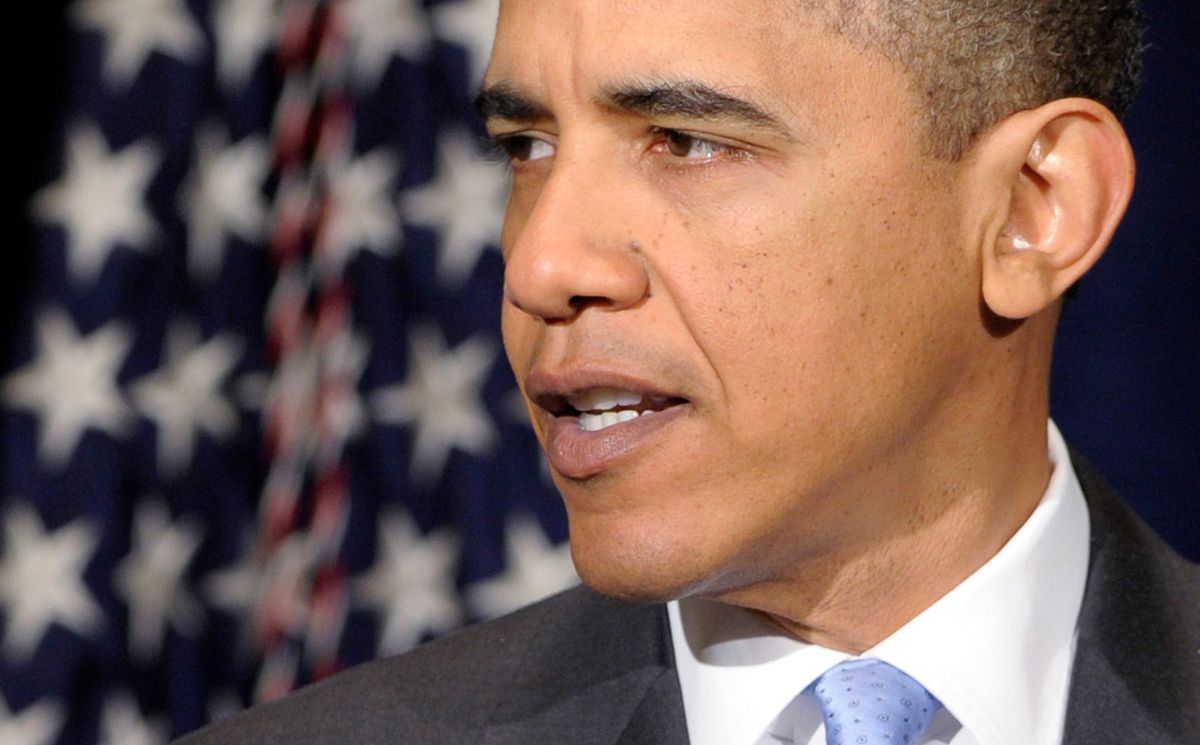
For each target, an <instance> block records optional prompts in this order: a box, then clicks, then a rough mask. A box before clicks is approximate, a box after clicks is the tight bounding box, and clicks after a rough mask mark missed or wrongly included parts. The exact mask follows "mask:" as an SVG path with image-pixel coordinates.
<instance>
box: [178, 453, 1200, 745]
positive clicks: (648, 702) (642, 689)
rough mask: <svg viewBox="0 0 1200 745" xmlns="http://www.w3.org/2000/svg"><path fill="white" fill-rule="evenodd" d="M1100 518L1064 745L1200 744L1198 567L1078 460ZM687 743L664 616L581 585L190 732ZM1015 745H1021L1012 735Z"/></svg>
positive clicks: (493, 744) (213, 739)
mask: <svg viewBox="0 0 1200 745" xmlns="http://www.w3.org/2000/svg"><path fill="white" fill-rule="evenodd" d="M1076 470H1077V471H1078V472H1079V476H1080V481H1081V482H1082V484H1083V488H1084V492H1085V494H1086V495H1087V498H1088V504H1089V512H1090V515H1091V523H1092V542H1091V560H1090V566H1089V570H1088V580H1087V588H1086V591H1085V594H1084V600H1083V608H1082V611H1081V616H1080V619H1079V644H1078V651H1077V654H1076V659H1075V664H1074V670H1073V673H1072V680H1071V689H1070V697H1069V702H1068V707H1067V708H1068V710H1067V722H1066V737H1065V743H1066V745H1106V744H1109V743H1111V744H1112V745H1118V744H1119V745H1141V744H1143V743H1144V744H1145V745H1185V743H1186V744H1187V745H1197V744H1198V743H1200V567H1197V566H1196V565H1194V564H1189V563H1187V562H1186V561H1184V560H1183V559H1182V558H1180V557H1179V556H1178V555H1176V554H1175V553H1174V552H1173V551H1172V550H1171V549H1170V548H1169V547H1168V546H1166V545H1165V544H1164V543H1163V542H1162V541H1161V540H1160V539H1159V538H1158V537H1157V536H1156V535H1154V534H1153V532H1151V531H1150V529H1149V528H1147V527H1146V526H1145V525H1144V524H1143V523H1142V522H1141V521H1139V520H1138V519H1137V518H1136V517H1134V516H1133V515H1132V513H1130V512H1129V510H1128V509H1127V508H1126V507H1125V506H1124V505H1122V504H1121V503H1120V502H1118V501H1117V500H1116V498H1115V497H1114V496H1112V494H1111V492H1110V491H1109V489H1108V487H1107V486H1106V485H1104V484H1103V482H1102V481H1101V480H1100V479H1099V477H1097V476H1096V475H1095V474H1094V472H1092V471H1091V470H1090V468H1088V467H1087V466H1086V465H1085V464H1083V463H1076ZM343 742H346V743H356V744H361V745H382V744H383V743H389V744H397V743H405V744H420V743H429V744H430V745H434V744H436V745H457V744H458V743H462V744H463V745H466V744H467V743H470V744H471V745H537V744H539V743H544V744H546V745H549V744H550V743H553V744H554V745H563V744H565V743H570V744H571V745H686V743H687V742H688V739H687V729H686V726H685V724H684V716H683V703H682V700H681V697H680V692H679V681H678V678H677V676H676V674H675V669H674V662H673V655H672V648H671V637H670V631H669V626H668V622H667V614H666V613H665V611H664V607H663V606H661V605H630V604H625V603H619V602H616V601H613V600H608V599H605V598H603V597H601V596H599V595H596V594H595V593H593V592H591V591H589V590H587V589H583V588H579V589H575V590H571V591H568V592H566V593H563V594H561V595H558V596H556V597H553V598H551V599H549V600H546V601H544V602H541V603H539V604H537V605H533V606H531V607H529V608H526V609H524V610H521V611H518V612H517V613H515V614H513V615H510V616H508V617H506V618H502V619H499V620H497V621H493V622H490V623H486V624H481V625H479V626H475V627H472V628H470V629H467V630H465V631H463V632H460V633H458V634H456V635H453V636H451V637H448V638H446V639H443V640H441V641H438V642H434V643H432V644H429V645H426V646H424V647H422V648H420V649H417V650H416V651H414V652H411V653H409V654H407V655H402V656H400V657H395V658H392V659H387V660H381V661H378V662H374V663H370V664H367V665H363V666H361V667H358V668H355V669H353V670H350V671H348V672H346V673H344V674H342V675H339V676H337V677H335V678H333V679H330V680H328V681H325V682H322V683H320V684H317V685H314V686H311V687H309V688H307V689H304V690H302V691H300V692H299V693H297V694H294V695H293V696H290V697H288V698H286V699H283V700H281V701H278V702H275V703H273V704H269V705H266V706H262V707H258V708H256V709H252V710H250V711H249V712H247V713H244V714H242V715H240V716H238V717H235V718H233V719H230V720H226V721H225V722H222V723H219V724H217V725H215V726H213V727H210V728H208V729H206V730H203V731H202V732H200V733H199V734H198V735H196V736H193V737H192V738H189V739H187V741H186V745H209V744H215V743H222V744H227V743H256V744H258V743H289V744H291V743H296V744H308V743H343ZM1013 745H1023V744H1022V743H1013Z"/></svg>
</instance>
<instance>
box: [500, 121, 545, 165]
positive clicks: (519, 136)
mask: <svg viewBox="0 0 1200 745" xmlns="http://www.w3.org/2000/svg"><path fill="white" fill-rule="evenodd" d="M487 140H488V151H489V152H488V156H489V158H491V159H493V160H495V161H498V162H500V163H508V164H510V165H515V164H517V163H527V162H536V161H538V160H542V159H543V158H545V157H548V156H542V157H539V158H531V159H528V160H519V159H517V158H516V157H515V156H514V155H513V151H512V149H511V147H510V146H511V145H513V144H515V143H518V142H528V143H544V144H546V145H548V146H549V147H551V148H556V147H557V143H556V142H555V138H554V137H553V136H551V135H549V134H547V133H545V132H539V131H537V130H528V129H521V130H514V131H512V132H490V133H489V134H488V138H487Z"/></svg>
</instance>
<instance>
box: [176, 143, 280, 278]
mask: <svg viewBox="0 0 1200 745" xmlns="http://www.w3.org/2000/svg"><path fill="white" fill-rule="evenodd" d="M270 160H271V156H270V154H269V153H268V152H267V145H266V143H265V142H264V141H263V139H262V138H261V137H247V138H245V139H244V140H242V141H241V142H239V143H238V144H236V145H230V144H229V141H228V138H227V137H226V136H225V135H224V134H223V133H221V132H220V131H218V130H217V128H216V127H215V126H213V125H209V126H207V127H205V128H203V129H201V130H200V132H199V133H198V134H197V135H196V158H195V165H194V166H193V167H192V172H191V173H190V174H189V175H188V180H187V181H186V182H185V183H184V185H183V188H182V191H181V197H180V200H179V201H180V210H181V211H182V212H183V213H184V214H185V215H186V216H187V229H188V269H189V270H191V273H192V277H193V278H194V279H196V280H209V279H212V278H213V277H214V276H215V275H216V273H217V272H218V270H220V268H221V258H222V256H223V255H224V252H225V240H226V236H228V235H235V236H237V237H238V238H241V239H242V240H244V241H246V242H247V243H253V242H255V241H259V240H261V239H262V237H263V233H264V229H265V227H266V222H267V208H266V202H265V200H264V199H263V196H262V194H261V193H260V191H259V189H260V187H261V186H262V184H263V181H264V180H265V179H266V178H267V171H268V169H269V168H270Z"/></svg>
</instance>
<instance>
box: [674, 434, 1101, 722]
mask: <svg viewBox="0 0 1200 745" xmlns="http://www.w3.org/2000/svg"><path fill="white" fill-rule="evenodd" d="M1048 431H1049V451H1050V461H1051V464H1052V466H1053V472H1052V474H1051V477H1050V483H1049V485H1048V486H1047V488H1046V492H1045V494H1044V495H1043V496H1042V500H1041V502H1040V503H1039V504H1038V506H1037V508H1036V509H1034V511H1033V514H1032V515H1030V516H1029V519H1028V520H1026V521H1025V524H1024V525H1022V526H1021V528H1020V529H1018V530H1017V532H1016V534H1014V535H1013V537H1012V538H1011V539H1009V541H1008V543H1006V544H1005V545H1004V547H1003V548H1001V549H1000V551H999V552H998V553H997V554H996V555H995V556H993V557H992V558H991V559H990V560H988V562H987V563H986V564H984V565H983V566H982V567H980V568H979V569H978V570H977V571H976V572H975V573H974V574H972V575H971V576H969V577H967V579H965V580H964V581H963V582H962V583H961V584H959V585H958V586H957V587H955V588H954V589H953V590H951V591H950V592H948V593H947V594H946V595H944V596H942V598H941V599H939V600H938V601H937V602H935V603H934V604H933V605H931V606H929V607H928V608H926V609H925V610H924V611H922V612H921V614H920V615H918V616H917V617H916V618H914V619H912V620H911V621H909V622H908V623H907V624H905V625H904V626H903V627H901V628H900V629H898V630H897V631H896V632H895V633H893V634H892V635H891V636H889V637H887V638H886V639H884V640H883V641H881V642H880V643H879V644H877V645H876V646H875V647H873V648H871V649H869V650H867V651H866V652H863V654H862V656H863V657H872V658H878V659H882V660H885V661H887V662H889V663H891V664H892V665H895V666H896V667H898V668H900V669H901V670H903V671H905V672H906V673H908V674H909V675H911V676H912V677H914V678H916V679H917V680H918V681H919V682H920V683H921V684H922V685H924V686H925V687H926V688H927V689H928V690H929V692H930V693H932V694H933V695H934V696H935V697H937V698H938V699H939V700H940V701H941V702H942V704H943V707H944V708H943V709H942V710H941V711H940V712H939V713H938V715H937V716H936V717H935V718H934V720H933V722H932V724H931V725H930V726H929V729H928V730H927V731H926V733H925V735H924V737H923V739H922V740H921V742H922V743H934V744H941V745H1059V743H1060V742H1061V741H1062V731H1063V721H1064V718H1065V715H1066V703H1067V686H1068V682H1069V679H1070V673H1071V660H1072V658H1073V656H1074V650H1075V624H1076V620H1077V618H1078V616H1079V608H1080V604H1081V603H1082V600H1083V587H1084V581H1085V579H1086V575H1087V563H1088V539H1089V526H1088V515H1087V505H1086V503H1085V502H1084V499H1083V491H1082V490H1081V489H1080V486H1079V481H1078V479H1077V478H1076V476H1075V472H1074V470H1073V469H1072V468H1071V463H1070V459H1069V457H1068V454H1067V447H1066V444H1065V443H1064V442H1063V439H1062V435H1061V434H1059V432H1058V429H1057V428H1056V427H1055V426H1054V423H1053V422H1051V423H1049V425H1048ZM668 612H669V614H670V621H671V636H672V642H673V644H674V648H675V662H676V666H677V669H678V673H679V682H680V686H681V688H682V692H683V704H684V710H685V712H686V716H687V727H688V735H689V737H690V738H691V742H692V745H774V744H775V743H787V742H796V743H797V745H824V743H825V728H824V725H823V723H822V721H821V714H820V710H819V709H818V707H817V704H816V701H815V700H814V699H813V697H812V696H808V695H799V694H801V692H802V691H804V689H805V688H807V687H808V686H809V684H810V683H812V682H813V681H814V680H815V679H816V678H817V677H818V676H820V675H821V673H823V672H825V671H826V670H827V669H829V668H830V667H831V666H833V665H835V664H837V663H838V662H841V661H842V660H845V659H848V658H850V657H852V655H850V654H847V653H846V652H840V651H837V650H833V649H827V648H824V647H820V646H817V645H815V644H806V643H804V642H800V641H797V640H795V639H792V638H790V637H786V636H783V635H781V634H780V633H779V632H778V630H776V629H775V628H774V627H772V626H770V625H769V624H767V623H766V622H765V621H764V620H762V618H760V617H759V616H757V615H756V614H754V613H752V612H750V611H747V610H745V609H742V608H736V607H733V606H728V605H724V604H720V603H714V602H710V601H705V600H700V599H695V598H688V599H684V600H681V601H677V602H673V603H671V604H670V605H669V607H668ZM793 733H795V734H796V735H797V736H796V739H795V740H793Z"/></svg>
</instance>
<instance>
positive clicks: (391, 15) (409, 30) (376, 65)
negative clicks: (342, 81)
mask: <svg viewBox="0 0 1200 745" xmlns="http://www.w3.org/2000/svg"><path fill="white" fill-rule="evenodd" d="M334 7H335V8H336V9H337V10H339V11H340V12H341V13H343V14H344V15H345V20H346V22H347V26H348V27H349V34H348V35H349V37H350V44H351V47H350V54H351V57H352V59H353V65H354V73H355V78H356V82H357V83H359V84H360V87H361V88H363V89H364V90H370V89H373V88H375V87H376V86H378V85H379V81H380V79H381V78H382V77H383V74H384V73H385V72H386V71H387V68H388V64H389V63H390V62H391V61H392V57H395V56H397V55H398V56H400V57H404V58H405V59H407V60H409V61H413V62H415V61H417V60H419V59H420V58H421V57H423V56H424V55H425V52H426V51H428V49H429V46H430V34H429V29H428V22H427V21H426V20H425V18H424V17H423V16H424V10H423V9H422V8H421V4H420V3H419V2H417V0H344V1H343V2H341V3H336V4H335V5H334Z"/></svg>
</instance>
